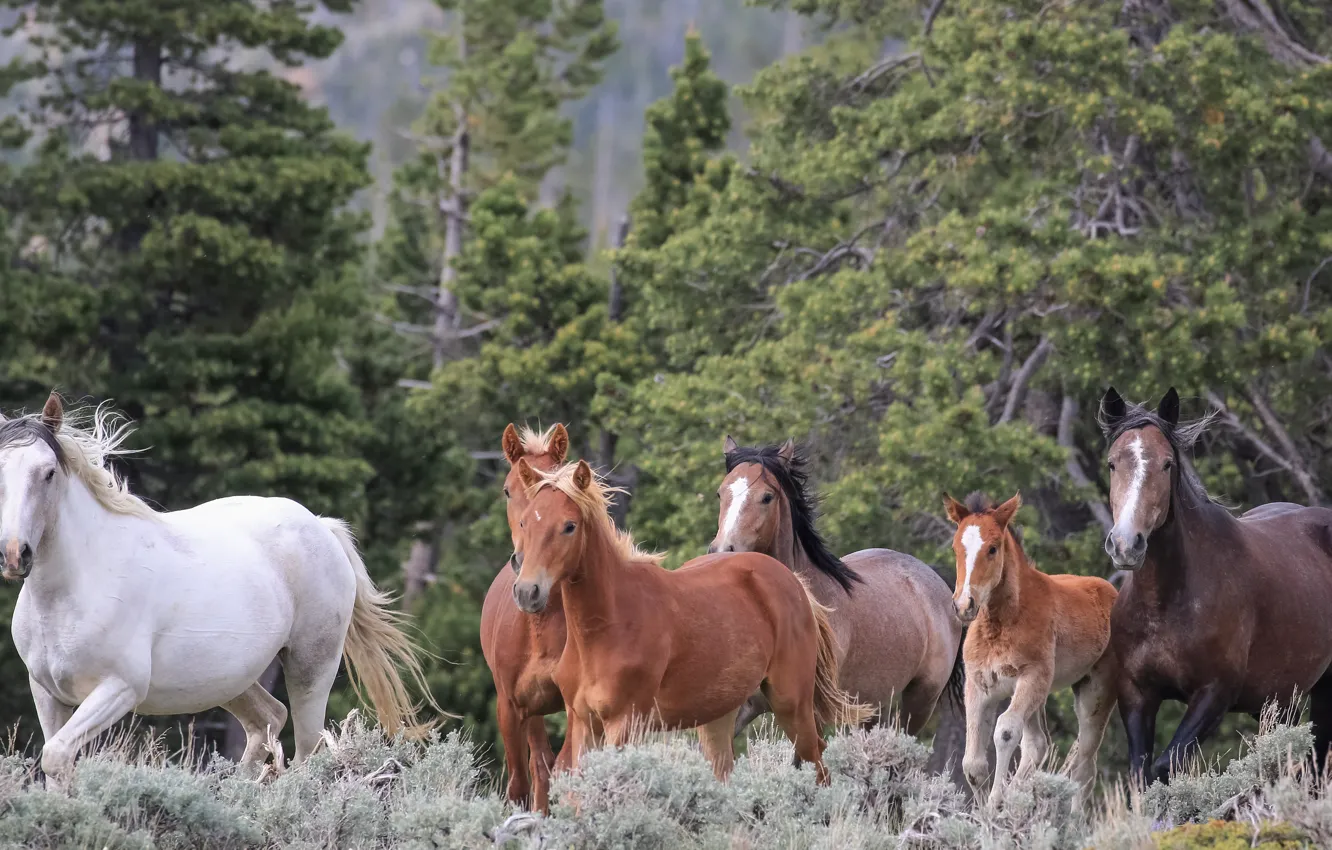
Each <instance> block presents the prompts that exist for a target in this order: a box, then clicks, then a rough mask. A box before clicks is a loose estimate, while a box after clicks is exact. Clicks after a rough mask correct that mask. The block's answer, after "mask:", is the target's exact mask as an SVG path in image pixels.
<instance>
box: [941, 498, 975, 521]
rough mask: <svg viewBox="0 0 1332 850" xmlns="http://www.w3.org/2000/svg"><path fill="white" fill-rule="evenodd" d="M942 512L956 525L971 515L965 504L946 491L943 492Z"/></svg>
mask: <svg viewBox="0 0 1332 850" xmlns="http://www.w3.org/2000/svg"><path fill="white" fill-rule="evenodd" d="M944 513H946V514H948V518H949V519H951V520H952V521H953V525H957V524H959V523H961V522H962V520H964V519H966V518H967V517H969V516H971V511H969V510H967V506H966V505H964V504H962V503H961V502H959V501H958V500H957V499H954V498H953V497H952V496H950V495H948V494H947V493H944Z"/></svg>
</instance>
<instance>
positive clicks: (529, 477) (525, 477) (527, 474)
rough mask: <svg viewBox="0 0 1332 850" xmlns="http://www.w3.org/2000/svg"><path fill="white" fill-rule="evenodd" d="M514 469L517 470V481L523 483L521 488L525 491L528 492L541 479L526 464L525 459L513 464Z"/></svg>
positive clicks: (519, 459) (522, 458)
mask: <svg viewBox="0 0 1332 850" xmlns="http://www.w3.org/2000/svg"><path fill="white" fill-rule="evenodd" d="M514 468H516V469H517V470H518V480H519V481H521V482H523V486H524V487H526V488H527V489H529V490H530V489H532V488H533V487H535V486H536V485H537V484H539V483H540V482H541V478H540V477H539V476H538V475H537V473H536V470H535V469H533V468H532V467H531V465H530V464H528V462H527V458H525V457H520V458H518V462H517V463H515V464H514Z"/></svg>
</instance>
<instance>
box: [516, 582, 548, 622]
mask: <svg viewBox="0 0 1332 850" xmlns="http://www.w3.org/2000/svg"><path fill="white" fill-rule="evenodd" d="M549 601H550V588H549V587H542V586H541V582H536V581H516V582H514V583H513V602H514V604H515V605H517V606H518V609H519V610H520V611H525V612H527V613H528V614H539V613H541V612H542V611H544V610H546V603H547V602H549Z"/></svg>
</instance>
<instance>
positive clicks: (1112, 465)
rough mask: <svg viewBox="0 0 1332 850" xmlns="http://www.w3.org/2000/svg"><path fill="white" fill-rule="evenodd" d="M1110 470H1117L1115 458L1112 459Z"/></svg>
mask: <svg viewBox="0 0 1332 850" xmlns="http://www.w3.org/2000/svg"><path fill="white" fill-rule="evenodd" d="M1110 471H1111V472H1114V471H1115V462H1114V461H1113V460H1112V461H1110Z"/></svg>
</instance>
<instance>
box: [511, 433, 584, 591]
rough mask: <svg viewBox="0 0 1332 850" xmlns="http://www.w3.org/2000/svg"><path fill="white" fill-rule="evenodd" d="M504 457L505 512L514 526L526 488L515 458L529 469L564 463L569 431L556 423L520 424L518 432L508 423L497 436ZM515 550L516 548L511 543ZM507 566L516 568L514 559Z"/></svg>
mask: <svg viewBox="0 0 1332 850" xmlns="http://www.w3.org/2000/svg"><path fill="white" fill-rule="evenodd" d="M500 445H501V447H502V448H503V449H504V457H505V458H507V459H508V461H509V474H508V475H506V476H505V477H504V500H505V503H506V504H505V511H506V513H507V514H508V516H509V527H510V528H516V527H517V525H518V517H519V516H520V515H521V514H522V512H523V509H524V508H525V507H527V487H526V485H524V484H523V482H522V479H521V478H520V477H519V475H518V461H520V460H526V461H527V463H528V465H529V466H531V467H532V468H533V469H535V470H538V471H541V472H547V471H549V470H552V469H554V468H555V467H557V466H559V465H560V464H562V463H564V457H565V455H567V454H568V453H569V432H568V431H566V430H564V426H563V425H560V424H559V423H556V424H555V425H553V426H551V427H550V428H547V429H546V430H545V431H543V432H541V433H537V432H536V431H533V430H532V429H531V428H527V427H524V428H523V429H522V430H521V431H520V430H519V429H517V428H515V427H513V423H512V422H510V423H509V425H508V427H506V428H505V429H504V436H503V437H502V438H501V439H500ZM513 551H514V552H515V553H516V552H518V551H520V550H519V549H518V545H517V541H515V542H514V550H513ZM509 566H511V567H513V571H514V572H517V571H518V558H517V556H516V555H515V556H514V557H512V558H510V559H509Z"/></svg>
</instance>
